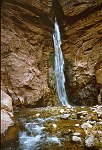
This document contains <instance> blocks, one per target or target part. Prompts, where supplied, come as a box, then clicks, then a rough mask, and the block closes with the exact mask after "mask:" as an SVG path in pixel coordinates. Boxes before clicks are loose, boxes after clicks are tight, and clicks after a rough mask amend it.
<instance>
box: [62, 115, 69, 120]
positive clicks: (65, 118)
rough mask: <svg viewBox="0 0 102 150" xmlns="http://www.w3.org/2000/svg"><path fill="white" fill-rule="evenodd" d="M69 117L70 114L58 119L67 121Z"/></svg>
mask: <svg viewBox="0 0 102 150" xmlns="http://www.w3.org/2000/svg"><path fill="white" fill-rule="evenodd" d="M69 117H70V114H64V115H61V117H60V119H61V120H68V119H69Z"/></svg>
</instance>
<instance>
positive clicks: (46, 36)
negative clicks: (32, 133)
mask: <svg viewBox="0 0 102 150" xmlns="http://www.w3.org/2000/svg"><path fill="white" fill-rule="evenodd" d="M55 16H56V17H57V20H58V24H59V26H60V32H61V40H62V45H61V47H62V52H63V55H64V58H65V76H66V92H67V96H68V98H69V100H70V102H73V103H74V104H79V105H93V104H96V103H98V100H99V101H101V99H102V97H101V94H100V93H101V92H100V91H101V86H102V84H99V83H98V80H96V79H97V77H96V76H97V72H96V74H95V66H96V64H97V63H98V62H99V59H100V58H102V57H101V50H102V42H101V33H102V27H101V18H102V0H97V1H96V0H91V1H90V0H80V1H79V0H74V1H72V0H47V1H46V0H43V1H41V0H38V1H34V0H30V1H28V0H22V1H20V0H3V1H2V5H1V49H2V52H1V55H2V56H1V61H2V62H1V65H2V66H1V78H2V83H3V85H4V86H5V87H6V90H7V92H8V93H9V95H11V97H12V98H13V103H14V104H15V105H16V106H20V107H21V106H26V107H31V106H33V107H40V106H48V105H50V106H57V105H59V102H58V96H57V92H56V88H55V77H54V46H53V40H52V39H53V38H52V35H53V31H54V18H55ZM98 76H99V77H98V78H101V76H102V75H101V73H98ZM99 97H100V98H99Z"/></svg>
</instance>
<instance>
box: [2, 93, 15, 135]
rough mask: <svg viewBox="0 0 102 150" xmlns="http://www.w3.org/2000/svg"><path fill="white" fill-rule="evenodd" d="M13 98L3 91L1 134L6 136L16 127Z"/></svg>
mask: <svg viewBox="0 0 102 150" xmlns="http://www.w3.org/2000/svg"><path fill="white" fill-rule="evenodd" d="M12 117H13V106H12V98H11V97H10V96H9V95H7V94H6V93H5V92H4V91H2V90H1V133H2V134H4V133H5V132H6V131H7V130H8V128H9V127H10V126H13V125H14V121H13V120H12Z"/></svg>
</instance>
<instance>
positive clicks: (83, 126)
mask: <svg viewBox="0 0 102 150" xmlns="http://www.w3.org/2000/svg"><path fill="white" fill-rule="evenodd" d="M81 127H82V128H83V129H88V128H92V125H91V124H89V123H88V122H85V123H83V124H82V125H81Z"/></svg>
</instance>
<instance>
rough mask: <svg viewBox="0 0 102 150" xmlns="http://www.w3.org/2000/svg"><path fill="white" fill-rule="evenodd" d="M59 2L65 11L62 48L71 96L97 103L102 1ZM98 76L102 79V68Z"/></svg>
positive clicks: (101, 40) (78, 99)
mask: <svg viewBox="0 0 102 150" xmlns="http://www.w3.org/2000/svg"><path fill="white" fill-rule="evenodd" d="M60 4H61V6H62V8H63V12H64V15H63V17H62V22H63V26H61V27H62V50H63V53H64V56H65V68H66V69H65V73H66V80H67V83H66V88H67V92H68V96H69V99H70V100H71V101H75V102H77V103H78V104H82V103H83V104H84V105H93V104H96V103H97V97H98V94H99V91H100V89H99V87H98V84H97V83H96V82H98V80H97V81H96V78H97V77H96V76H95V72H96V71H95V66H96V64H97V63H98V62H99V61H100V60H102V23H101V18H102V1H100V0H98V1H95V0H92V1H90V0H84V1H83V0H80V1H68V0H66V1H63V0H60ZM60 20H61V18H60ZM98 76H99V77H98V78H102V70H100V72H99V73H98ZM98 83H99V82H98ZM99 84H100V85H101V86H102V83H99ZM101 99H102V98H101Z"/></svg>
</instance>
